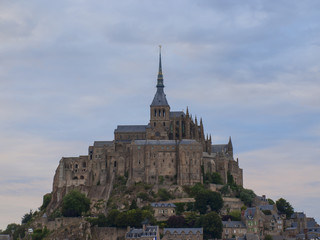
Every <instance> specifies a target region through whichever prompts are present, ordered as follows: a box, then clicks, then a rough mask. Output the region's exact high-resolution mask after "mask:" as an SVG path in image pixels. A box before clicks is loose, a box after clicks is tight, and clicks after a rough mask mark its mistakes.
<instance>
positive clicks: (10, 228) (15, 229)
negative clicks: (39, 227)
mask: <svg viewBox="0 0 320 240" xmlns="http://www.w3.org/2000/svg"><path fill="white" fill-rule="evenodd" d="M25 232H26V228H25V225H19V224H16V223H10V224H8V225H7V228H6V229H5V230H4V231H2V234H12V237H13V239H14V240H16V239H19V236H20V237H22V238H23V237H24V236H25Z"/></svg>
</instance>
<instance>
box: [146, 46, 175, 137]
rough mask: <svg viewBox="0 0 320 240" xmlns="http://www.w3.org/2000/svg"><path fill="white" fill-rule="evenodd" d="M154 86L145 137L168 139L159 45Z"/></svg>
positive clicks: (167, 111) (167, 118)
mask: <svg viewBox="0 0 320 240" xmlns="http://www.w3.org/2000/svg"><path fill="white" fill-rule="evenodd" d="M156 87H157V92H156V94H155V95H154V98H153V101H152V103H151V105H150V129H149V131H147V139H157V140H160V139H169V138H168V131H169V127H170V106H169V104H168V101H167V98H166V95H165V94H164V91H163V89H164V85H163V75H162V65H161V45H160V46H159V71H158V79H157V86H156Z"/></svg>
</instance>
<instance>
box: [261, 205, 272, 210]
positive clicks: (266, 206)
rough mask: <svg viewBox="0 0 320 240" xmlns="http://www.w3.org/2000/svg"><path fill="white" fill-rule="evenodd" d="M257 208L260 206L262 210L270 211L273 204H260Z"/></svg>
mask: <svg viewBox="0 0 320 240" xmlns="http://www.w3.org/2000/svg"><path fill="white" fill-rule="evenodd" d="M259 208H260V210H261V211H264V210H270V211H272V210H273V205H261V206H259Z"/></svg>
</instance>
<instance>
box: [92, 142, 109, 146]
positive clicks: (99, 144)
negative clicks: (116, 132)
mask: <svg viewBox="0 0 320 240" xmlns="http://www.w3.org/2000/svg"><path fill="white" fill-rule="evenodd" d="M112 144H113V141H95V142H94V143H93V146H95V147H103V146H104V145H112Z"/></svg>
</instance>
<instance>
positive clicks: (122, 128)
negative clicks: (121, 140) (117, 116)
mask: <svg viewBox="0 0 320 240" xmlns="http://www.w3.org/2000/svg"><path fill="white" fill-rule="evenodd" d="M147 126H148V125H118V126H117V129H115V130H114V132H123V133H126V132H145V131H146V128H147Z"/></svg>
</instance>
